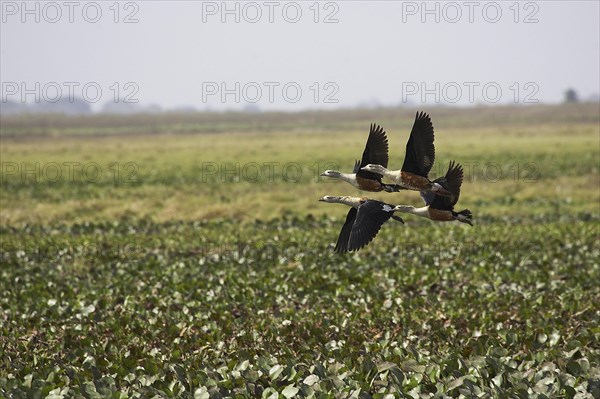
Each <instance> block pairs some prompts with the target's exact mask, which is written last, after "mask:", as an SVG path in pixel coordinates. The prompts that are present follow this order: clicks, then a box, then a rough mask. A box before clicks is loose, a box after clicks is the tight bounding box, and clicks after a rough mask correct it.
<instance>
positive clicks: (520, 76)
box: [0, 1, 600, 111]
mask: <svg viewBox="0 0 600 399" xmlns="http://www.w3.org/2000/svg"><path fill="white" fill-rule="evenodd" d="M22 4H23V3H22V2H21V1H2V2H1V8H0V10H1V27H0V34H1V38H0V49H1V60H0V68H1V69H0V80H1V82H2V100H5V99H8V100H13V101H21V98H22V97H23V96H24V97H25V100H27V101H33V100H34V99H35V94H36V93H37V94H39V95H40V101H45V99H48V98H50V99H52V98H55V97H56V96H58V95H62V97H68V94H69V87H71V90H73V92H74V95H75V96H76V97H82V93H83V87H84V86H86V85H87V86H86V88H87V99H88V101H89V102H92V101H94V100H97V102H96V103H93V107H94V108H95V109H99V108H101V106H102V105H103V104H104V103H106V102H109V101H114V99H113V97H114V96H115V95H116V94H117V93H116V92H117V90H118V91H119V94H118V97H121V98H123V97H125V96H126V95H129V96H130V98H131V99H133V100H139V103H140V104H142V105H149V104H158V105H160V106H161V107H163V108H175V107H183V106H193V107H196V108H198V109H205V108H207V107H210V109H213V110H225V109H241V108H243V107H244V106H246V105H247V103H248V102H256V105H257V106H258V107H259V108H260V109H262V110H288V111H294V110H301V109H306V108H323V109H328V108H337V107H353V106H356V105H357V104H359V103H364V102H372V103H379V104H382V105H398V104H401V103H407V104H408V103H410V104H423V103H425V104H435V103H436V102H440V103H446V104H458V105H470V104H476V103H484V104H486V103H488V104H492V103H494V102H496V101H497V102H498V103H503V104H504V103H514V102H518V103H521V104H523V103H530V102H534V101H540V102H546V103H555V102H559V101H561V100H562V98H563V93H564V91H565V90H566V89H567V88H569V87H572V88H574V89H575V90H576V91H577V92H578V93H579V95H580V97H581V98H583V99H585V98H588V97H590V96H592V95H597V94H598V92H599V91H600V89H599V86H600V82H599V75H600V65H599V62H600V61H599V60H600V30H599V25H600V21H599V15H600V6H599V4H600V2H598V1H534V2H519V3H517V2H516V1H498V2H488V1H471V2H469V1H457V2H451V3H447V2H427V3H424V2H422V1H416V2H412V1H381V2H367V1H335V2H327V1H322V2H318V3H317V2H316V1H305V2H304V1H298V2H279V1H257V2H235V1H232V2H227V3H224V2H221V1H217V2H200V1H179V2H170V1H169V2H167V1H136V2H119V3H115V2H114V1H106V2H102V1H99V2H96V3H94V2H87V1H82V2H79V1H74V2H71V3H69V2H64V1H57V2H50V3H48V2H35V1H30V2H27V3H26V8H27V10H25V9H24V8H23V6H22ZM115 4H116V5H115ZM225 8H226V9H225ZM425 8H426V9H425ZM227 11H229V13H228V12H227ZM98 12H100V14H98ZM299 13H300V14H299ZM36 18H39V22H38V21H36ZM127 18H128V19H129V20H130V22H132V23H125V22H124V20H125V19H127ZM236 18H238V19H239V21H236ZM270 18H271V19H272V20H273V22H270ZM70 19H72V22H70ZM115 19H116V20H117V22H115ZM315 19H316V22H315ZM436 19H437V21H436ZM296 20H297V22H293V21H296ZM325 20H327V21H328V22H329V23H325ZM53 21H55V22H53ZM94 21H96V22H94ZM136 21H137V22H136ZM36 84H37V85H39V86H36ZM56 87H59V88H60V89H61V91H62V93H61V94H57V92H56ZM97 88H100V89H101V91H102V93H101V94H96V92H95V91H96V89H97ZM23 89H26V90H29V91H30V92H29V93H30V94H26V93H23ZM224 90H225V93H224ZM298 90H300V91H298ZM223 94H224V95H223Z"/></svg>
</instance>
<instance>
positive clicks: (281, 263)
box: [0, 104, 600, 399]
mask: <svg viewBox="0 0 600 399" xmlns="http://www.w3.org/2000/svg"><path fill="white" fill-rule="evenodd" d="M425 111H428V112H429V113H430V114H431V116H432V120H433V122H434V126H435V130H436V150H437V159H436V165H435V166H434V169H433V170H434V177H435V175H439V174H441V173H443V172H445V168H446V167H447V164H448V162H449V161H450V160H453V159H455V160H457V161H459V162H461V163H462V164H463V165H465V171H466V181H465V183H464V185H463V189H462V194H461V198H460V201H459V204H458V208H459V209H463V208H469V209H471V210H472V211H473V214H474V223H475V225H474V227H469V226H467V225H464V224H459V223H438V224H435V223H433V222H430V221H428V220H424V219H418V218H416V217H411V216H410V215H406V216H405V220H406V224H405V225H401V224H399V223H396V222H389V223H387V224H386V225H385V226H384V227H383V228H382V230H381V232H380V233H379V236H378V237H377V238H376V239H375V241H374V242H372V243H371V244H370V245H369V246H368V247H366V248H365V249H364V250H362V251H360V252H358V253H353V254H346V255H337V254H335V253H333V251H332V248H333V244H334V243H335V240H336V238H337V234H338V232H339V229H340V227H341V225H342V224H343V221H344V218H345V214H346V212H347V208H345V207H344V206H341V205H334V204H324V203H319V202H317V199H318V198H319V197H320V196H322V195H327V194H329V195H354V194H357V195H364V193H359V192H358V191H356V190H354V189H353V188H352V187H351V186H349V185H347V184H345V183H342V182H331V181H325V180H322V178H319V173H320V172H321V171H322V170H324V169H339V170H342V171H349V170H350V169H351V168H352V165H353V162H354V160H355V159H356V158H359V157H360V155H361V153H362V150H363V148H364V143H365V140H366V135H367V132H368V127H369V124H370V123H371V122H377V123H380V124H381V125H382V126H383V127H384V128H385V129H386V131H387V132H388V137H389V140H390V146H391V150H390V166H391V167H392V168H394V167H399V166H400V165H401V163H402V159H403V151H404V145H405V143H406V139H407V136H408V133H409V130H410V126H411V125H412V121H413V119H414V112H415V110H404V109H382V110H370V111H349V110H347V111H336V112H303V113H298V114H283V113H281V114H279V113H264V114H256V115H244V114H235V113H225V114H180V115H177V114H164V115H139V116H113V117H108V116H88V117H61V116H23V117H19V116H10V117H8V116H6V117H5V116H3V117H2V120H1V129H0V140H1V148H0V157H1V165H2V168H1V171H0V172H1V173H0V178H1V179H2V180H1V191H0V222H1V227H0V251H1V252H0V256H1V258H0V260H1V262H2V263H1V267H0V397H7V398H13V397H14V398H53V399H54V398H62V397H65V398H67V397H69V398H70V397H77V398H108V397H110V398H129V397H139V398H152V397H157V398H159V397H177V398H195V399H197V398H202V399H207V398H227V397H232V398H245V397H248V398H251V397H259V398H260V397H262V398H292V397H298V398H303V397H314V398H334V397H335V398H349V397H354V398H371V397H372V398H396V397H398V398H447V397H452V398H458V397H462V398H599V397H600V323H599V320H600V305H599V304H600V284H599V283H598V282H599V281H600V245H599V238H600V230H599V227H598V226H599V223H598V222H599V221H600V169H599V167H600V166H599V165H600V111H599V110H598V106H597V104H580V105H569V106H535V107H497V108H474V109H454V108H432V109H425ZM371 196H372V197H376V198H380V199H384V200H386V201H387V202H389V203H392V204H412V205H419V206H420V203H421V199H420V197H419V195H418V193H414V192H412V193H410V192H406V193H404V192H403V193H395V194H387V193H381V194H374V195H371Z"/></svg>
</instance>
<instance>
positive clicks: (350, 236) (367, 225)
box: [319, 195, 404, 254]
mask: <svg viewBox="0 0 600 399" xmlns="http://www.w3.org/2000/svg"><path fill="white" fill-rule="evenodd" d="M319 201H323V202H329V203H337V204H345V205H348V206H350V210H349V211H348V215H347V216H346V222H345V223H344V226H343V227H342V230H341V231H340V235H339V237H338V240H337V243H336V244H335V252H337V253H340V254H341V253H345V252H348V251H358V250H359V249H361V248H362V247H364V246H366V245H368V244H369V243H370V242H371V241H373V239H374V238H375V236H376V235H377V233H378V232H379V229H380V228H381V225H383V224H384V223H385V222H386V221H387V220H388V219H389V218H393V219H394V220H397V221H398V222H400V223H404V220H402V218H401V217H398V216H395V215H394V211H395V207H394V205H389V204H386V203H384V202H381V201H376V200H372V199H368V198H360V197H347V196H342V197H337V196H331V195H326V196H324V197H321V198H319Z"/></svg>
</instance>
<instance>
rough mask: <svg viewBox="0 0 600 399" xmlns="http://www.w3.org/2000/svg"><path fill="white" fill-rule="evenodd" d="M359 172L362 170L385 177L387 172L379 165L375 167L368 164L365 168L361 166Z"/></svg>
mask: <svg viewBox="0 0 600 399" xmlns="http://www.w3.org/2000/svg"><path fill="white" fill-rule="evenodd" d="M360 169H361V170H364V171H365V172H372V173H377V174H378V175H382V176H383V175H385V174H386V172H387V169H386V168H384V167H383V166H381V165H375V164H372V163H370V164H368V165H367V166H363V167H362V168H360Z"/></svg>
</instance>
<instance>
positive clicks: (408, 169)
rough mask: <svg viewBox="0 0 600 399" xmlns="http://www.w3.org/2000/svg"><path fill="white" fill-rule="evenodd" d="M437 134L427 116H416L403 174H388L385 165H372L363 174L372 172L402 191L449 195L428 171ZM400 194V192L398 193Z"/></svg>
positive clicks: (421, 113) (366, 167)
mask: <svg viewBox="0 0 600 399" xmlns="http://www.w3.org/2000/svg"><path fill="white" fill-rule="evenodd" d="M433 140H434V134H433V124H432V123H431V118H430V117H429V115H427V114H426V113H425V112H417V116H416V117H415V123H414V124H413V127H412V131H411V132H410V138H409V139H408V142H407V143H406V155H405V157H404V164H403V165H402V169H401V170H388V169H387V166H386V165H384V164H382V163H379V164H378V163H376V162H371V163H369V164H368V165H365V166H363V167H362V168H361V170H362V171H366V172H372V173H374V174H376V175H379V176H382V177H387V178H388V179H391V180H392V181H394V182H395V183H397V186H396V187H399V188H400V189H407V190H415V191H421V192H425V193H427V192H430V193H436V194H438V195H446V196H448V195H450V193H449V192H448V191H447V190H445V189H444V188H443V187H442V186H441V185H439V184H438V183H436V182H432V181H430V180H429V177H428V176H429V171H430V170H431V167H432V166H433V162H434V161H435V146H434V145H433ZM396 191H397V190H396Z"/></svg>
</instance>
